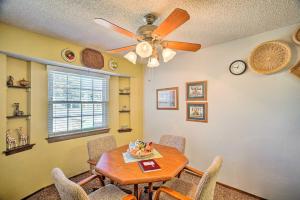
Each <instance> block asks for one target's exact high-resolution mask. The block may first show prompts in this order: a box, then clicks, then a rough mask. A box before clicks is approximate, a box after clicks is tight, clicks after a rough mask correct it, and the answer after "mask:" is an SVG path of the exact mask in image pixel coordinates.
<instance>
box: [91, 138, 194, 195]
mask: <svg viewBox="0 0 300 200" xmlns="http://www.w3.org/2000/svg"><path fill="white" fill-rule="evenodd" d="M153 145H154V149H155V150H157V151H158V152H159V153H160V154H161V155H162V157H161V158H154V160H155V161H156V163H157V164H158V165H159V166H160V168H161V170H157V171H152V172H146V173H145V172H143V171H142V170H141V168H140V167H139V165H138V162H130V163H125V161H124V158H123V153H124V152H126V151H127V149H128V145H124V146H121V147H119V148H116V149H113V150H111V151H108V152H105V153H103V154H102V156H101V158H100V160H99V161H98V163H97V165H96V168H95V170H96V171H97V172H98V173H101V174H103V175H104V176H105V177H108V178H110V179H111V180H112V181H114V182H116V183H118V184H120V185H134V195H135V196H136V197H137V198H138V197H139V195H138V193H139V192H138V191H139V190H138V184H144V183H148V184H149V189H148V192H149V198H150V199H151V193H152V183H154V182H160V181H167V180H170V179H171V178H173V177H175V176H176V175H178V174H179V173H180V172H181V171H182V169H183V168H184V167H185V166H186V165H187V163H188V159H187V158H186V157H185V156H184V154H183V153H181V152H179V151H178V150H177V149H176V148H173V147H169V146H164V145H159V144H153Z"/></svg>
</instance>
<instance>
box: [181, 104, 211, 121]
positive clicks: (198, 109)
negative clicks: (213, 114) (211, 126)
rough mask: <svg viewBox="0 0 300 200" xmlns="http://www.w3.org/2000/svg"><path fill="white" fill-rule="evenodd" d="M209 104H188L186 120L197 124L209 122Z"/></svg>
mask: <svg viewBox="0 0 300 200" xmlns="http://www.w3.org/2000/svg"><path fill="white" fill-rule="evenodd" d="M207 116H208V103H207V102H187V103H186V120H187V121H195V122H205V123H207V122H208V118H207Z"/></svg>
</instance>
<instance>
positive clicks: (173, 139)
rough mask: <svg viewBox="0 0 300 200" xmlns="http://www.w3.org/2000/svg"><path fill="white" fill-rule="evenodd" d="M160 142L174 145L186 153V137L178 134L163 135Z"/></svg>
mask: <svg viewBox="0 0 300 200" xmlns="http://www.w3.org/2000/svg"><path fill="white" fill-rule="evenodd" d="M159 144H162V145H166V146H170V147H174V148H176V149H178V151H180V152H182V153H184V150H185V137H181V136H176V135H162V136H161V137H160V140H159Z"/></svg>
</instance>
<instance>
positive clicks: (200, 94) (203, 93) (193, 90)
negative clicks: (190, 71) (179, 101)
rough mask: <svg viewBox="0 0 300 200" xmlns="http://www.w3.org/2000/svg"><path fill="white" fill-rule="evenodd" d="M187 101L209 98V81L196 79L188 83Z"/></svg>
mask: <svg viewBox="0 0 300 200" xmlns="http://www.w3.org/2000/svg"><path fill="white" fill-rule="evenodd" d="M186 100H187V101H206V100H207V81H195V82H187V83H186Z"/></svg>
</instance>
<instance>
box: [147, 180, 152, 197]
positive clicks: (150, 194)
mask: <svg viewBox="0 0 300 200" xmlns="http://www.w3.org/2000/svg"><path fill="white" fill-rule="evenodd" d="M148 187H149V189H148V200H152V183H149V185H148Z"/></svg>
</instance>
